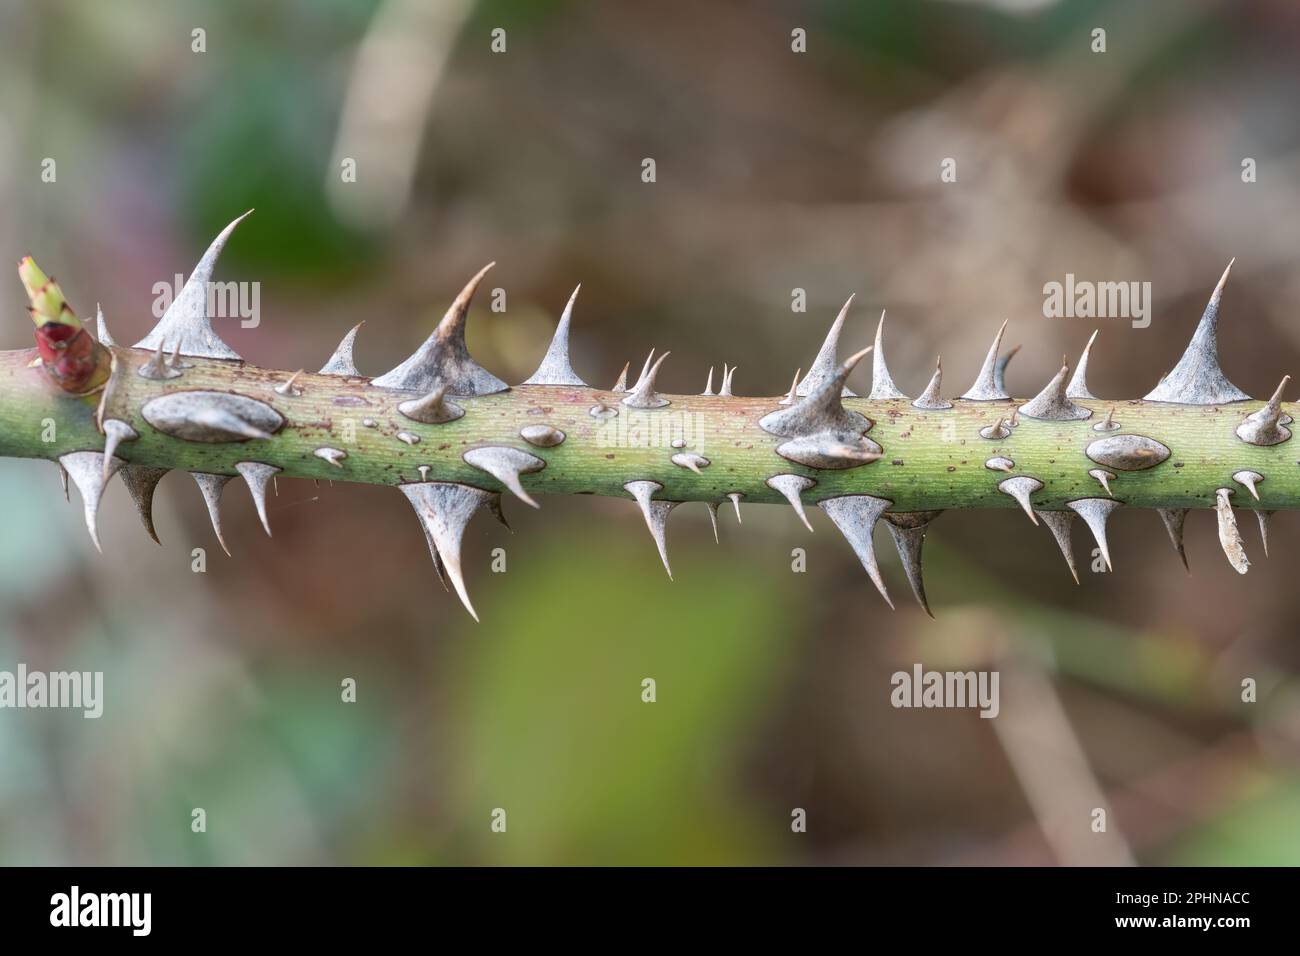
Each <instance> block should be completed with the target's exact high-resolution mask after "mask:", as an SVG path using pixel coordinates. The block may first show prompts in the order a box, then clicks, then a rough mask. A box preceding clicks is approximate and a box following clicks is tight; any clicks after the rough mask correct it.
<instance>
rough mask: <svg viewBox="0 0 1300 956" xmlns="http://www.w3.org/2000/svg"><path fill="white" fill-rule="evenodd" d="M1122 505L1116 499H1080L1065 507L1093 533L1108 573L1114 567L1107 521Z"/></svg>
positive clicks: (1070, 502)
mask: <svg viewBox="0 0 1300 956" xmlns="http://www.w3.org/2000/svg"><path fill="white" fill-rule="evenodd" d="M1120 504H1121V502H1118V501H1116V500H1115V499H1114V498H1080V499H1078V500H1076V501H1068V502H1066V505H1065V506H1066V507H1067V508H1069V509H1070V510H1071V511H1073V512H1074V513H1075V514H1077V515H1078V516H1079V517H1080V518H1082V519H1083V523H1084V524H1086V525H1087V526H1088V530H1089V531H1091V532H1092V536H1093V538H1094V539H1095V540H1096V542H1097V547H1098V548H1100V549H1101V556H1102V559H1103V560H1105V562H1106V569H1107V570H1108V571H1113V570H1114V567H1113V566H1112V565H1111V563H1110V546H1109V545H1108V544H1107V543H1106V521H1107V519H1108V518H1110V514H1111V512H1112V511H1114V510H1115V509H1116V508H1118V507H1119V506H1120Z"/></svg>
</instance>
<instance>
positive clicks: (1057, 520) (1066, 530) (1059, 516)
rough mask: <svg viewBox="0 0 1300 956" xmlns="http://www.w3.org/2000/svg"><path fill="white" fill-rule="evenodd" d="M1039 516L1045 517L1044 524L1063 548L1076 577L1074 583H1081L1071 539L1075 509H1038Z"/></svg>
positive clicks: (1063, 552) (1072, 572) (1057, 544)
mask: <svg viewBox="0 0 1300 956" xmlns="http://www.w3.org/2000/svg"><path fill="white" fill-rule="evenodd" d="M1037 514H1038V517H1040V518H1042V519H1043V524H1044V525H1046V526H1047V530H1048V531H1050V532H1052V537H1053V538H1055V539H1056V546H1057V547H1058V548H1060V549H1061V555H1062V556H1063V557H1064V558H1065V563H1066V565H1068V566H1069V568H1070V575H1071V577H1073V578H1074V583H1075V584H1078V583H1079V569H1078V568H1076V567H1075V566H1074V548H1073V547H1072V544H1071V540H1070V537H1071V535H1070V532H1071V526H1072V525H1073V524H1074V512H1073V511H1038V512H1037Z"/></svg>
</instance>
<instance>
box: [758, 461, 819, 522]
mask: <svg viewBox="0 0 1300 956" xmlns="http://www.w3.org/2000/svg"><path fill="white" fill-rule="evenodd" d="M765 484H766V485H767V486H768V487H769V488H771V489H772V490H773V491H779V492H780V493H781V494H782V495H783V496H784V497H785V500H786V501H788V502H790V507H792V508H794V513H795V514H797V515H798V516H799V520H800V521H802V522H803V526H804V527H805V528H807V529H808V530H809V531H812V529H813V526H812V525H811V524H809V523H808V515H807V514H806V513H805V512H804V510H803V500H802V499H801V498H800V497H799V496H800V495H801V494H803V492H805V491H807V490H808V489H809V488H811V487H812V486H813V485H815V484H817V482H815V481H813V480H812V479H811V478H805V477H804V476H803V475H773V476H772V477H771V478H769V479H767V481H766V482H765Z"/></svg>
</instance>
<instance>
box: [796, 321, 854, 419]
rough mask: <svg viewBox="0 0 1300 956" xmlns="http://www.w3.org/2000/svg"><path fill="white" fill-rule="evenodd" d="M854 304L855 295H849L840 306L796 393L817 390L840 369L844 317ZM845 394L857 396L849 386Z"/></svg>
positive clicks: (803, 393) (851, 396)
mask: <svg viewBox="0 0 1300 956" xmlns="http://www.w3.org/2000/svg"><path fill="white" fill-rule="evenodd" d="M852 304H853V296H849V298H848V300H847V301H846V302H845V303H844V305H843V306H842V307H841V308H840V312H839V315H837V316H836V317H835V321H834V322H832V323H831V328H830V331H829V332H827V333H826V340H825V341H824V342H822V347H821V349H820V350H819V351H818V352H817V357H816V358H815V359H813V363H812V365H810V366H809V367H808V374H807V375H805V376H804V378H803V381H801V382H799V383H798V384H797V385H796V386H795V389H794V393H795V394H796V395H807V394H808V393H809V392H815V391H816V390H817V389H818V388H820V387H821V385H822V383H824V382H826V381H828V380H829V379H831V378H834V377H835V373H836V372H837V371H839V365H840V360H839V348H840V332H841V331H843V329H844V319H845V317H847V316H848V314H849V306H851V305H852ZM796 378H797V376H796ZM843 396H844V397H845V398H853V397H855V396H854V393H853V392H852V391H851V390H850V389H849V388H848V387H844V389H843Z"/></svg>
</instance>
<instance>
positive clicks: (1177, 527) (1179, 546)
mask: <svg viewBox="0 0 1300 956" xmlns="http://www.w3.org/2000/svg"><path fill="white" fill-rule="evenodd" d="M1156 511H1157V512H1159V514H1160V520H1161V521H1163V522H1164V525H1165V531H1167V532H1168V533H1169V543H1170V544H1172V545H1173V546H1174V550H1175V551H1177V552H1178V557H1179V558H1180V559H1181V560H1182V562H1183V570H1184V571H1186V572H1187V573H1188V574H1189V575H1190V574H1191V573H1192V569H1191V568H1190V567H1189V566H1188V564H1187V551H1186V549H1185V548H1184V547H1183V521H1184V519H1186V517H1187V509H1186V508H1157V509H1156Z"/></svg>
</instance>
